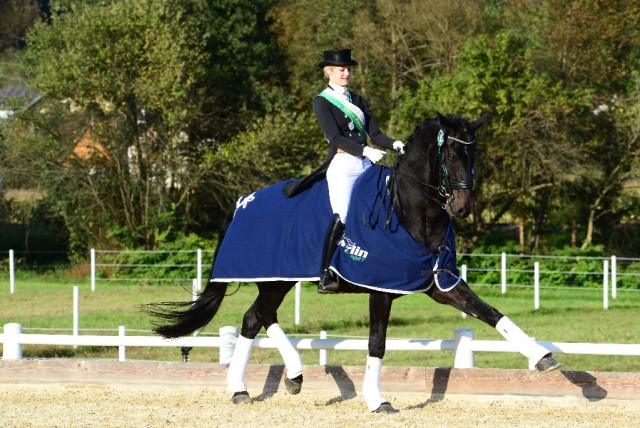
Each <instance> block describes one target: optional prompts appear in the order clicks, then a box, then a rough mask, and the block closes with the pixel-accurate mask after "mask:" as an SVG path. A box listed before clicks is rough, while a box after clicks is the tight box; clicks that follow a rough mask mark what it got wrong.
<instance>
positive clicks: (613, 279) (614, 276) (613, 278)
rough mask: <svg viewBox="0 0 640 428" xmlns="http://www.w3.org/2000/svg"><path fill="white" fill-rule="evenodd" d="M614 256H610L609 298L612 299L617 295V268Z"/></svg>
mask: <svg viewBox="0 0 640 428" xmlns="http://www.w3.org/2000/svg"><path fill="white" fill-rule="evenodd" d="M616 262H617V259H616V256H611V297H613V298H614V299H615V298H616V297H617V294H618V266H617V263H616Z"/></svg>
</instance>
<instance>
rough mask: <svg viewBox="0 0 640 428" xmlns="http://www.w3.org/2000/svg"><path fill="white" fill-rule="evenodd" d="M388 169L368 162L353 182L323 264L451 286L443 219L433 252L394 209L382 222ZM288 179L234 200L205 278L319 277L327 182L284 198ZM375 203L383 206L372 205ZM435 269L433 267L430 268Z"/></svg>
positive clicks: (376, 279)
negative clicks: (339, 230)
mask: <svg viewBox="0 0 640 428" xmlns="http://www.w3.org/2000/svg"><path fill="white" fill-rule="evenodd" d="M389 174H390V170H389V169H388V168H383V167H379V166H374V167H371V168H369V169H368V170H367V171H366V172H365V173H364V174H363V175H362V176H361V177H360V178H359V179H358V181H357V182H356V185H355V187H354V192H353V197H352V200H351V206H350V211H349V217H348V221H347V224H346V227H345V234H344V235H343V239H342V241H341V242H340V244H339V251H336V253H335V254H334V257H333V259H332V262H331V266H330V269H332V270H333V271H334V272H336V273H337V274H338V275H340V276H341V277H343V278H345V279H346V280H348V281H349V282H352V283H354V284H356V285H359V286H362V287H366V288H370V289H376V290H384V291H388V292H395V293H401V294H410V293H415V292H422V291H425V290H427V289H428V288H429V287H430V285H431V282H432V281H431V279H432V278H433V275H434V274H436V281H435V282H436V284H437V286H438V287H440V288H441V289H442V290H445V291H447V290H450V289H452V288H453V287H455V285H457V283H458V281H459V278H458V271H457V269H456V267H455V236H454V235H453V229H452V228H451V225H450V226H449V232H448V234H447V239H445V243H444V244H443V246H442V247H441V248H440V250H441V251H439V253H438V254H434V253H433V252H431V251H430V250H429V249H428V248H426V247H425V246H424V245H422V244H419V243H417V242H416V241H415V240H413V238H412V237H411V236H410V235H409V233H408V232H407V231H406V230H405V229H404V228H403V227H402V226H401V225H400V224H399V222H398V219H397V217H396V216H395V214H393V216H392V219H391V223H390V227H389V228H387V229H385V228H384V227H383V225H384V221H385V218H386V217H385V216H386V214H385V211H386V207H388V203H389V201H388V194H387V191H386V183H387V177H388V176H389ZM288 182H290V180H289V181H283V182H280V183H277V184H274V185H272V186H269V187H266V188H264V189H261V190H258V191H257V192H254V193H252V194H250V195H245V196H243V197H241V198H240V199H239V200H238V202H237V203H236V211H235V214H234V217H233V220H232V222H231V224H230V225H229V228H228V230H227V232H226V235H225V237H224V240H223V242H222V245H221V246H220V249H219V251H218V255H217V257H216V260H215V263H214V266H213V270H212V275H211V280H210V281H211V282H264V281H280V280H287V281H317V280H318V279H319V274H320V263H321V258H322V244H323V242H324V236H325V233H326V231H327V228H328V226H329V223H330V222H331V217H332V215H333V213H332V210H331V206H330V204H329V194H328V188H327V182H326V180H321V181H318V182H316V183H314V184H313V186H312V187H311V188H310V189H308V190H305V191H304V192H301V193H300V194H298V195H296V196H295V197H291V198H287V197H285V196H284V195H283V192H282V188H283V187H284V186H285V185H286V184H287V183H288ZM380 203H383V208H382V209H380V210H378V209H377V207H379V204H380ZM384 204H387V205H384ZM375 212H377V213H378V214H377V216H376V214H375ZM365 221H366V222H367V223H368V224H365ZM434 269H435V270H434ZM438 269H440V271H439V272H440V273H437V272H436V271H437V270H438Z"/></svg>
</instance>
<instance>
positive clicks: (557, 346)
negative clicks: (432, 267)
mask: <svg viewBox="0 0 640 428" xmlns="http://www.w3.org/2000/svg"><path fill="white" fill-rule="evenodd" d="M119 332H120V335H118V336H95V335H50V334H24V333H23V332H22V326H21V325H20V324H16V323H10V324H5V325H4V334H0V343H2V344H3V355H2V359H5V360H16V359H21V358H22V346H23V345H62V346H65V345H66V346H113V347H119V349H120V352H119V360H120V361H125V360H126V356H125V355H126V354H125V347H127V346H136V347H140V346H150V347H161V346H164V347H166V346H170V347H207V348H219V349H220V362H221V363H227V362H229V360H230V359H231V356H232V355H233V347H234V343H235V340H236V337H237V334H238V329H237V328H236V327H222V328H221V329H220V337H192V336H189V337H183V338H180V339H163V338H161V337H158V336H126V335H125V329H124V327H122V326H121V327H120V329H119ZM321 336H325V337H326V332H322V333H321ZM291 343H292V344H293V345H294V346H295V347H296V348H297V349H310V350H320V351H321V360H320V361H321V362H320V364H322V365H326V356H325V358H324V360H323V358H322V351H326V350H332V351H366V350H367V349H368V341H367V340H364V339H295V338H294V339H291ZM538 343H539V344H540V345H542V346H544V347H545V348H547V349H548V350H549V351H550V352H553V353H555V354H589V355H622V356H640V344H616V343H566V342H538ZM253 346H254V347H256V348H276V347H277V346H276V344H275V342H274V341H273V340H271V339H269V338H257V339H256V340H255V342H254V345H253ZM386 349H387V350H388V351H453V352H454V364H453V367H454V368H472V367H474V353H476V352H509V353H511V352H514V353H517V352H518V351H517V350H516V349H515V348H514V347H513V345H511V344H510V343H508V342H505V341H494V340H475V339H474V332H473V330H467V329H459V330H456V331H455V333H454V339H453V340H450V339H436V340H432V339H390V340H387V343H386ZM536 362H537V361H529V369H533V365H534V364H535V363H536Z"/></svg>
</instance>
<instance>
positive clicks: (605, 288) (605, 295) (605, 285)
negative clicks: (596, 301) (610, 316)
mask: <svg viewBox="0 0 640 428" xmlns="http://www.w3.org/2000/svg"><path fill="white" fill-rule="evenodd" d="M603 265H604V266H603V270H604V274H603V278H602V307H603V308H604V309H609V260H605V261H604V263H603Z"/></svg>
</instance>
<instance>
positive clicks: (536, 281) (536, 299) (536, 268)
mask: <svg viewBox="0 0 640 428" xmlns="http://www.w3.org/2000/svg"><path fill="white" fill-rule="evenodd" d="M533 307H534V309H535V310H536V311H537V310H538V309H540V262H535V263H533Z"/></svg>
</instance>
